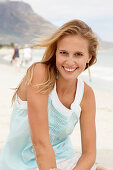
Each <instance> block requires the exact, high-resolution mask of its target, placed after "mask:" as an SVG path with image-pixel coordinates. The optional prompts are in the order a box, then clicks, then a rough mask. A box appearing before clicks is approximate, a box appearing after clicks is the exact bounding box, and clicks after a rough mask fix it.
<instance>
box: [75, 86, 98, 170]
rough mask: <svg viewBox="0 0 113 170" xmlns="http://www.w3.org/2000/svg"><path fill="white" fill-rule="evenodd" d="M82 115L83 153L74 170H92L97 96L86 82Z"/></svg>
mask: <svg viewBox="0 0 113 170" xmlns="http://www.w3.org/2000/svg"><path fill="white" fill-rule="evenodd" d="M81 108H82V113H81V116H80V129H81V142H82V155H81V157H80V159H79V160H78V162H77V165H76V167H75V168H74V169H73V170H90V169H91V168H92V166H93V164H94V163H95V159H96V127H95V113H96V104H95V96H94V93H93V90H92V89H91V87H89V86H88V85H86V84H85V90H84V96H83V100H82V102H81Z"/></svg>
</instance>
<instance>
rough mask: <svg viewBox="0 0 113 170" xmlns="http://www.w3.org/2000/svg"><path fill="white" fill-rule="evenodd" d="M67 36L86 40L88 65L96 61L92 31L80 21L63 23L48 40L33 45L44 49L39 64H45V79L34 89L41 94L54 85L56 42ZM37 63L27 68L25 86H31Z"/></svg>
mask: <svg viewBox="0 0 113 170" xmlns="http://www.w3.org/2000/svg"><path fill="white" fill-rule="evenodd" d="M67 35H80V36H81V37H83V38H85V39H87V40H88V42H89V49H88V50H89V54H90V55H91V56H92V58H91V60H90V62H89V64H88V65H89V66H91V65H93V64H95V63H96V61H97V58H96V56H97V47H98V40H97V37H96V36H95V34H94V32H93V31H92V29H91V28H90V27H89V26H88V25H87V24H86V23H85V22H83V21H81V20H71V21H69V22H67V23H65V24H64V25H62V26H61V27H60V28H58V29H57V30H56V32H55V33H53V34H52V35H51V36H50V37H49V38H47V39H45V40H43V41H42V42H40V43H38V44H36V45H34V46H35V47H46V50H45V52H44V55H43V58H42V60H41V63H43V64H46V66H47V79H46V80H45V81H44V82H42V83H41V84H38V85H36V87H38V90H39V91H40V92H41V93H43V94H44V93H46V92H50V91H51V90H52V89H53V87H54V83H55V79H56V75H57V70H56V56H55V54H56V49H57V42H58V40H60V39H61V38H63V37H65V36H67ZM37 63H38V62H36V63H34V64H32V65H31V66H30V67H29V68H28V70H27V73H26V75H25V77H26V85H29V84H31V82H32V78H33V71H34V67H35V65H36V64H37ZM88 65H87V64H86V68H85V70H86V69H87V68H88ZM25 77H24V78H25ZM21 83H22V81H21ZM21 83H20V84H19V86H18V87H17V88H16V89H15V90H16V91H15V93H14V95H13V98H12V102H13V101H14V99H15V96H16V94H17V91H18V89H19V87H20V85H21Z"/></svg>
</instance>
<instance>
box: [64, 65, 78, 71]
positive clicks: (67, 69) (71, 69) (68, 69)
mask: <svg viewBox="0 0 113 170" xmlns="http://www.w3.org/2000/svg"><path fill="white" fill-rule="evenodd" d="M62 67H63V69H64V70H65V71H67V72H74V71H75V70H76V69H77V68H78V67H76V68H66V67H64V66H62Z"/></svg>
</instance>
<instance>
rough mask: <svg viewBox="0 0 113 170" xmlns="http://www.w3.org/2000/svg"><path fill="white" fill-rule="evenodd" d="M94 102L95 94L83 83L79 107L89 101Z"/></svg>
mask: <svg viewBox="0 0 113 170" xmlns="http://www.w3.org/2000/svg"><path fill="white" fill-rule="evenodd" d="M91 100H92V101H95V94H94V91H93V89H92V87H91V86H89V85H88V84H87V83H86V82H84V94H83V98H82V101H81V106H84V103H89V102H90V101H91Z"/></svg>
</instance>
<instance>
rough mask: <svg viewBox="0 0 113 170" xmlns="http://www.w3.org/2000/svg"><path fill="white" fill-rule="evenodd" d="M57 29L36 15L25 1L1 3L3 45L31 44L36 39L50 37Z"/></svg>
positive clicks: (0, 40) (0, 39)
mask: <svg viewBox="0 0 113 170" xmlns="http://www.w3.org/2000/svg"><path fill="white" fill-rule="evenodd" d="M55 29H56V26H54V25H53V24H52V23H50V22H49V21H47V20H45V19H44V18H43V17H41V16H40V15H38V14H36V13H34V11H33V9H32V8H31V6H30V5H29V4H27V3H25V2H23V1H8V0H6V1H2V2H0V43H1V44H10V43H11V42H14V43H18V44H20V45H23V44H26V43H27V44H29V43H32V40H33V39H34V38H37V37H39V36H45V35H48V34H50V33H51V32H52V31H54V30H55Z"/></svg>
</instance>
